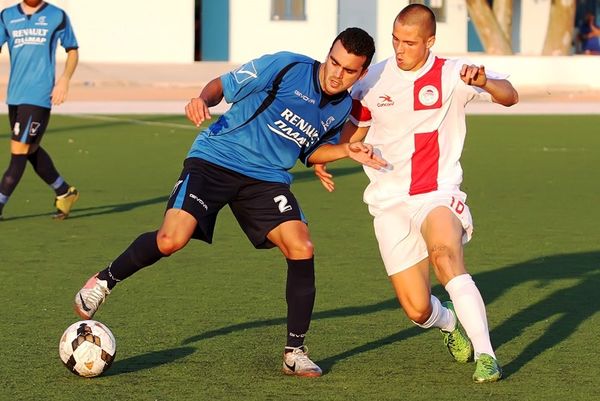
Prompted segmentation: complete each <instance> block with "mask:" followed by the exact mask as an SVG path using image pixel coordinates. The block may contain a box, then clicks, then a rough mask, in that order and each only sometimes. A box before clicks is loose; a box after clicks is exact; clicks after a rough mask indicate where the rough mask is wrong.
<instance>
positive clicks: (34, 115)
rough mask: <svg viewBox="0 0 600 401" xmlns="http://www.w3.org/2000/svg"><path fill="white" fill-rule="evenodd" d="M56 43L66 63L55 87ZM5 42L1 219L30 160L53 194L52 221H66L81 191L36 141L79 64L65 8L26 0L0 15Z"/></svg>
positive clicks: (0, 34) (0, 40)
mask: <svg viewBox="0 0 600 401" xmlns="http://www.w3.org/2000/svg"><path fill="white" fill-rule="evenodd" d="M59 40H60V44H61V46H62V47H64V49H65V50H66V52H67V60H66V63H65V69H64V72H63V74H62V75H61V76H60V78H59V79H58V80H57V81H56V83H55V82H54V79H55V69H56V63H55V61H56V60H55V54H56V46H57V44H58V41H59ZM4 43H7V44H8V49H9V52H10V79H9V82H8V94H7V98H6V103H7V104H8V117H9V121H10V127H11V131H12V138H11V143H10V152H11V158H10V163H9V165H8V168H7V169H6V172H5V173H4V175H3V176H2V181H0V219H1V218H2V209H3V208H4V205H5V204H6V203H7V202H8V199H9V197H10V195H11V194H12V193H13V191H14V190H15V188H16V186H17V184H18V183H19V181H20V180H21V177H22V176H23V172H24V171H25V167H26V165H27V161H28V160H29V162H30V163H31V165H32V166H33V168H34V170H35V172H36V173H37V174H38V175H39V176H40V178H41V179H42V180H44V181H45V182H46V183H47V184H48V185H49V186H50V187H52V189H54V192H55V193H56V199H55V202H54V204H55V206H56V213H55V214H54V216H53V217H54V218H58V219H64V218H66V217H67V216H68V215H69V212H70V211H71V207H72V206H73V203H75V201H76V200H77V199H78V198H79V193H78V192H77V190H76V189H75V188H74V187H71V186H69V184H67V182H66V181H65V180H64V179H63V178H62V177H61V176H60V174H59V173H58V171H57V170H56V168H55V167H54V163H53V162H52V159H51V158H50V155H48V153H47V152H46V151H45V150H44V149H43V148H42V147H41V146H40V142H41V140H42V136H43V135H44V131H45V130H46V127H47V125H48V121H49V120H50V108H51V107H52V105H53V104H54V105H58V104H61V103H63V102H64V101H65V98H66V96H67V92H68V90H69V81H70V80H71V77H72V76H73V73H74V72H75V68H76V67H77V61H78V60H79V55H78V50H77V49H78V45H77V39H76V38H75V34H74V32H73V28H72V27H71V22H70V21H69V17H68V16H67V14H66V13H65V12H64V11H63V10H61V9H60V8H58V7H55V6H53V5H51V4H48V3H46V2H43V1H41V0H24V1H23V2H21V3H19V4H16V5H14V6H12V7H8V8H5V9H4V10H2V13H1V14H0V46H2V45H3V44H4Z"/></svg>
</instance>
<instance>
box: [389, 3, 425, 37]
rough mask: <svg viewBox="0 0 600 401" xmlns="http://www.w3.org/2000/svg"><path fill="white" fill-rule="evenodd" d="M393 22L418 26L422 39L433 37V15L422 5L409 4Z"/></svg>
mask: <svg viewBox="0 0 600 401" xmlns="http://www.w3.org/2000/svg"><path fill="white" fill-rule="evenodd" d="M394 22H395V23H398V24H402V25H416V26H419V27H420V31H421V33H422V34H423V37H424V38H428V37H430V36H435V15H434V14H433V12H432V11H431V10H430V9H429V7H427V6H424V5H422V4H411V5H408V6H406V7H404V8H403V9H402V11H400V13H399V14H398V15H397V16H396V19H395V21H394Z"/></svg>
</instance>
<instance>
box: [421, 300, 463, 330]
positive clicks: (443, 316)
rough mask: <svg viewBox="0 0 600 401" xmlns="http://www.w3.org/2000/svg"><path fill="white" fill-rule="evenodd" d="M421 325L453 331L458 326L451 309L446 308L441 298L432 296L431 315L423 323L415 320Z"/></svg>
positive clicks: (426, 327)
mask: <svg viewBox="0 0 600 401" xmlns="http://www.w3.org/2000/svg"><path fill="white" fill-rule="evenodd" d="M413 323H414V324H416V325H417V326H419V327H422V328H424V329H429V328H431V327H437V328H439V329H442V330H444V331H452V330H454V328H455V327H456V318H455V317H454V314H453V313H452V312H450V310H449V309H447V308H444V307H443V306H442V303H441V302H440V300H439V299H437V298H436V297H434V296H433V295H432V296H431V316H429V319H427V321H426V322H425V323H423V324H419V323H417V322H413Z"/></svg>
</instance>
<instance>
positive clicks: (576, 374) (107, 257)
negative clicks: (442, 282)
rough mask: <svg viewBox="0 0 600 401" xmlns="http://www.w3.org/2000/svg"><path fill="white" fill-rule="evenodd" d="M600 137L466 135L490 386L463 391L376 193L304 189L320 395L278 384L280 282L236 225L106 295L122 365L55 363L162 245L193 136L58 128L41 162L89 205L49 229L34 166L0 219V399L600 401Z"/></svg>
mask: <svg viewBox="0 0 600 401" xmlns="http://www.w3.org/2000/svg"><path fill="white" fill-rule="evenodd" d="M0 120H1V121H0V127H3V128H2V131H1V132H2V134H0V148H1V149H2V153H1V156H0V169H1V170H2V171H4V169H5V168H6V166H7V163H8V146H9V135H8V129H7V128H8V123H7V121H6V116H2V117H1V118H0ZM598 127H600V116H511V117H505V116H504V117H491V116H474V117H470V118H469V135H468V138H467V144H466V148H465V152H464V155H463V167H464V170H465V182H464V185H463V189H464V190H465V191H466V192H467V193H468V194H469V198H468V203H469V205H470V207H471V211H472V213H473V217H474V220H475V227H476V230H475V235H474V238H473V240H472V241H471V243H470V244H469V245H468V246H467V248H466V260H467V264H468V266H469V270H470V272H471V274H472V275H473V276H474V278H475V281H476V282H477V283H478V285H479V288H480V290H481V292H482V294H483V296H484V299H485V301H486V303H487V305H488V318H489V323H490V329H491V336H492V342H493V343H494V345H495V346H496V348H497V355H498V357H499V360H500V361H501V363H502V364H503V366H504V370H505V374H506V379H505V380H503V381H501V382H499V383H495V384H489V385H476V384H472V383H471V379H470V377H471V374H472V372H473V369H474V365H473V364H469V365H459V364H457V363H454V362H453V361H452V360H451V357H450V356H449V355H448V354H447V351H446V349H445V348H444V346H443V343H442V339H441V336H440V335H439V333H437V332H436V331H434V330H430V331H422V330H420V329H417V328H416V327H415V326H413V325H412V324H411V323H410V322H409V321H408V319H407V318H406V317H405V316H404V314H403V313H402V311H401V310H400V309H399V307H398V305H397V302H396V300H395V298H394V296H393V293H392V289H391V286H390V285H389V283H388V281H387V278H386V275H385V271H384V268H383V266H382V263H381V261H380V259H379V255H378V250H377V245H376V242H375V239H374V236H373V233H372V227H371V219H370V216H369V215H368V212H367V210H366V207H365V205H364V204H363V203H362V200H361V198H362V189H363V188H364V186H365V184H366V178H365V177H364V175H363V173H362V170H361V169H360V168H358V167H356V166H355V165H353V164H352V163H351V162H338V163H335V164H332V165H331V166H330V171H332V172H333V173H334V174H335V175H336V185H337V190H336V192H335V193H333V194H329V193H327V192H326V191H325V190H323V189H322V187H321V185H320V184H319V183H318V182H317V181H316V179H315V178H314V176H313V174H312V171H311V170H308V169H305V168H303V167H301V166H299V167H297V168H296V169H295V171H297V173H296V181H295V182H294V185H293V190H294V192H295V194H296V195H297V197H298V198H299V200H300V202H301V204H302V206H303V209H304V211H305V213H306V214H307V216H308V218H309V222H310V228H311V232H312V236H313V240H314V243H315V246H316V262H317V288H318V292H317V301H316V306H315V313H314V319H313V322H312V325H311V330H310V333H309V337H308V340H307V344H308V346H309V348H310V351H311V357H312V358H313V360H315V361H316V362H317V363H319V364H320V366H321V367H322V368H323V370H324V372H325V374H324V376H323V377H321V378H319V379H299V378H294V377H287V376H284V375H283V374H282V373H281V352H282V347H283V345H284V341H285V301H284V281H285V262H284V260H283V258H282V256H281V255H280V254H279V252H278V251H277V250H270V251H256V250H254V248H252V247H251V246H250V244H249V243H248V241H247V240H246V238H245V236H244V235H243V233H242V232H241V230H240V229H239V228H238V227H237V225H236V223H235V220H234V219H233V217H232V215H231V213H230V212H229V210H225V211H224V212H223V213H222V214H221V216H220V219H219V221H218V224H217V229H216V234H215V241H214V244H213V245H211V246H208V245H206V244H204V243H201V242H197V241H193V242H191V243H190V244H189V245H188V246H187V247H186V248H185V249H184V250H182V251H181V252H179V253H178V254H176V255H173V256H171V257H170V258H167V259H163V260H162V261H160V262H159V263H158V264H157V265H155V266H152V267H149V268H147V269H144V270H142V271H141V272H139V273H138V274H137V275H135V276H134V277H132V278H130V279H129V280H127V281H126V282H124V283H122V284H121V285H119V286H118V287H117V288H116V289H115V290H114V292H113V294H112V295H111V296H110V298H109V299H108V301H107V303H106V304H105V305H104V306H103V307H102V309H101V310H100V312H99V313H98V314H97V315H96V317H95V318H96V319H97V320H99V321H102V322H103V323H105V324H107V325H108V326H109V327H110V328H111V329H112V331H113V333H114V334H115V336H116V338H117V343H118V352H117V358H116V361H115V363H114V364H113V366H112V367H111V369H110V370H109V371H108V372H107V373H106V374H105V375H104V376H101V377H98V378H95V379H82V378H79V377H76V376H75V375H73V374H71V373H70V372H68V371H67V369H65V368H64V367H63V366H62V363H61V362H60V359H59V358H58V341H59V338H60V335H61V334H62V332H63V330H64V329H65V328H66V327H67V326H68V325H70V324H71V323H73V322H75V321H77V320H78V318H77V317H76V315H75V314H74V313H73V311H72V307H71V302H72V299H73V297H74V295H75V293H76V292H77V290H78V289H79V288H80V287H81V285H82V284H83V283H84V282H85V280H86V279H87V278H88V277H89V276H90V275H91V274H93V273H94V272H96V271H98V270H99V269H102V268H103V267H104V266H106V264H107V263H109V262H110V261H111V260H112V259H113V258H114V257H116V256H117V255H118V254H119V253H120V252H121V251H123V250H124V249H125V248H126V247H127V246H128V245H129V243H130V242H131V241H132V240H133V239H134V238H135V237H136V236H137V235H138V234H140V233H142V232H146V231H151V230H155V229H156V228H157V227H158V225H159V224H160V222H161V218H162V213H163V210H164V206H165V203H166V199H167V196H168V194H169V193H170V190H171V188H172V186H173V184H174V183H175V181H176V179H177V177H178V175H179V172H180V169H181V164H182V162H183V159H184V157H185V155H186V153H187V150H188V147H189V145H190V144H191V142H192V140H193V138H194V137H195V135H196V130H195V129H194V128H192V127H191V126H190V125H189V124H188V123H187V122H186V121H185V120H184V119H183V118H182V117H174V116H128V117H124V116H119V117H117V116H114V117H92V116H87V117H84V116H79V117H76V116H71V117H67V116H54V117H53V119H52V121H51V124H50V129H49V130H48V132H47V133H46V136H45V137H44V142H43V144H44V146H45V148H46V149H47V150H48V151H49V153H50V154H51V155H53V157H54V160H55V163H56V165H57V167H58V168H59V170H60V171H61V172H62V174H63V175H64V176H65V177H66V178H67V179H68V181H69V182H71V183H72V184H74V185H76V186H77V187H78V189H79V190H80V192H81V199H80V201H79V203H78V204H77V208H76V210H75V211H74V212H73V213H72V216H71V217H70V218H69V219H68V220H65V221H62V222H58V221H53V220H52V219H51V218H50V215H51V213H52V211H53V210H52V209H53V208H52V202H53V193H52V191H51V190H49V189H48V188H47V187H46V186H45V184H43V182H42V181H41V180H39V179H38V178H37V176H35V174H34V173H33V170H32V169H31V167H30V166H29V167H28V170H27V171H26V173H25V175H24V177H23V180H22V181H21V183H20V185H19V187H18V188H17V190H16V191H15V193H14V194H13V196H12V198H11V201H10V203H9V204H8V205H7V206H6V208H5V210H4V214H5V217H6V220H5V221H3V222H0V284H1V289H0V325H1V326H0V346H1V352H0V399H1V400H117V401H121V400H244V401H246V400H248V401H250V400H340V401H342V400H343V401H347V400H361V401H362V400H365V401H370V400H374V401H380V400H381V401H383V400H498V401H505V400H515V401H516V400H518V401H524V400H566V399H568V400H570V401H576V400H582V401H583V400H585V401H588V400H592V399H597V397H598V395H597V390H596V385H597V383H598V377H599V376H600V364H598V338H599V337H598V336H599V334H598V333H599V331H598V327H599V326H600V313H598V309H599V306H600V302H599V300H600V297H599V296H598V290H599V289H600V230H599V228H598V222H600V208H599V207H598V206H599V200H600V187H599V184H598V178H597V175H598V171H599V170H600V151H599V149H600V135H599V134H598ZM433 291H434V293H435V294H437V295H438V296H440V297H442V298H444V299H446V295H445V292H444V290H443V288H441V287H440V286H438V285H436V286H435V287H434V289H433ZM595 384H596V385H595ZM594 394H596V395H594Z"/></svg>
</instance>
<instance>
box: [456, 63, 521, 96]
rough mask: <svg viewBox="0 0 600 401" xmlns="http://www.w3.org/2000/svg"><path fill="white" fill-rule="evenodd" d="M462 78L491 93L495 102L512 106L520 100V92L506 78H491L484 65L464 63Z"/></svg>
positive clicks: (461, 71) (468, 83) (469, 83)
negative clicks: (486, 73) (487, 74)
mask: <svg viewBox="0 0 600 401" xmlns="http://www.w3.org/2000/svg"><path fill="white" fill-rule="evenodd" d="M460 78H461V79H462V81H463V82H464V83H466V84H467V85H472V86H477V87H479V88H481V89H483V90H485V91H486V92H488V93H489V94H490V95H492V101H493V102H494V103H498V104H501V105H503V106H512V105H513V104H516V103H517V102H518V101H519V94H518V93H517V91H516V90H515V88H514V87H513V86H512V84H511V83H510V82H509V81H508V80H506V79H491V78H488V77H487V76H486V75H485V67H484V66H483V65H480V66H476V65H467V64H463V66H462V68H461V70H460Z"/></svg>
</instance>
